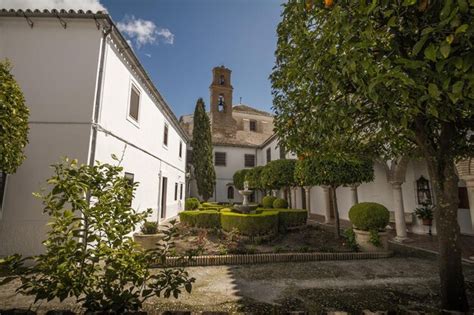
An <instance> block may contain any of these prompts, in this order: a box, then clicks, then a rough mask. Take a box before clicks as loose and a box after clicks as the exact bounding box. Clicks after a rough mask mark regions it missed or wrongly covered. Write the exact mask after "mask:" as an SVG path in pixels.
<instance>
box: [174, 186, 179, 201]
mask: <svg viewBox="0 0 474 315" xmlns="http://www.w3.org/2000/svg"><path fill="white" fill-rule="evenodd" d="M174 200H175V201H176V200H178V183H174Z"/></svg>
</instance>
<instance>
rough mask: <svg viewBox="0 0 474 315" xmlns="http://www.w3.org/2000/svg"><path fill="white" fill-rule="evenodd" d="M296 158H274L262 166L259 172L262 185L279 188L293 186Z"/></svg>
mask: <svg viewBox="0 0 474 315" xmlns="http://www.w3.org/2000/svg"><path fill="white" fill-rule="evenodd" d="M295 165H296V160H275V161H271V162H269V163H268V164H267V165H265V166H264V169H263V170H262V172H261V181H262V186H263V187H265V188H266V189H280V188H286V187H289V186H295V184H296V183H295V179H294V173H295Z"/></svg>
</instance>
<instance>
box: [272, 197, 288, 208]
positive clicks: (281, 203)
mask: <svg viewBox="0 0 474 315" xmlns="http://www.w3.org/2000/svg"><path fill="white" fill-rule="evenodd" d="M273 208H275V209H286V208H288V202H287V201H286V200H285V199H282V198H276V199H275V200H274V201H273Z"/></svg>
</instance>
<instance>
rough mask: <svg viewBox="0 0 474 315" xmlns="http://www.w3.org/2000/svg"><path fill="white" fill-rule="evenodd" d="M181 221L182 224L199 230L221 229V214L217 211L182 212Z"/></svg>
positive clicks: (180, 214)
mask: <svg viewBox="0 0 474 315" xmlns="http://www.w3.org/2000/svg"><path fill="white" fill-rule="evenodd" d="M179 219H180V221H181V222H182V223H184V224H187V225H190V226H193V227H197V228H203V229H209V228H214V227H220V220H219V212H218V211H215V210H202V211H182V212H180V213H179Z"/></svg>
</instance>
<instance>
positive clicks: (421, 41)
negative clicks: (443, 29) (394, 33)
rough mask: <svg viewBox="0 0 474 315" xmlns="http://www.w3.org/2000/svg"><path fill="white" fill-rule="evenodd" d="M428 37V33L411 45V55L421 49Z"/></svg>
mask: <svg viewBox="0 0 474 315" xmlns="http://www.w3.org/2000/svg"><path fill="white" fill-rule="evenodd" d="M427 39H428V35H425V36H423V37H422V38H421V39H420V40H419V41H418V42H417V43H416V44H415V46H413V52H412V53H413V55H415V56H416V55H418V53H419V52H420V51H421V49H422V48H423V46H424V45H425V43H426V40H427Z"/></svg>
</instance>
